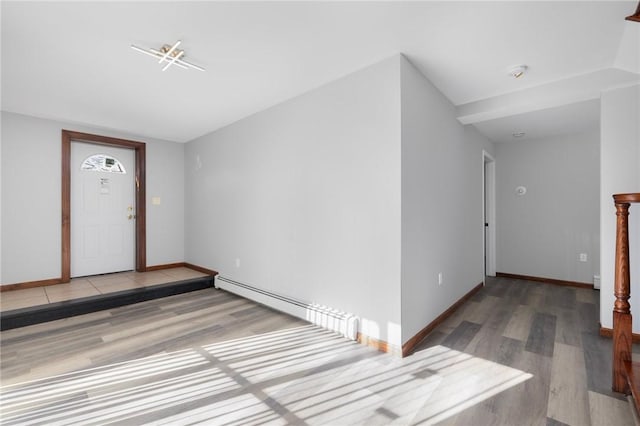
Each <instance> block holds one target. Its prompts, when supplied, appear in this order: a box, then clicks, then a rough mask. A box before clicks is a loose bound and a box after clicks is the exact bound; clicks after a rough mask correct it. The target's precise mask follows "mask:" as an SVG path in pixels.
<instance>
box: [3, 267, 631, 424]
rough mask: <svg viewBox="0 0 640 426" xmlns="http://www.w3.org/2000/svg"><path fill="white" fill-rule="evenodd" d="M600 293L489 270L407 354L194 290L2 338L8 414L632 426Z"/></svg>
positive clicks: (134, 420)
mask: <svg viewBox="0 0 640 426" xmlns="http://www.w3.org/2000/svg"><path fill="white" fill-rule="evenodd" d="M598 297H599V294H598V292H596V291H593V290H586V289H579V288H568V287H557V286H552V285H545V284H541V283H535V282H528V281H517V280H512V279H506V278H497V279H490V280H488V282H487V286H486V287H485V288H483V289H482V290H481V291H480V292H478V293H477V294H476V295H475V296H474V297H473V298H472V299H470V300H469V301H468V302H467V303H465V304H464V305H463V306H462V307H461V308H460V309H459V310H458V311H456V313H454V315H452V316H451V317H450V318H448V319H447V320H446V321H445V322H444V323H443V324H441V325H440V326H439V327H438V328H436V330H434V332H433V333H431V334H430V335H429V336H427V338H426V339H425V340H424V341H423V342H421V344H420V345H419V346H418V349H417V351H416V352H415V353H414V354H413V355H411V356H409V357H407V358H404V359H399V358H395V357H392V356H390V355H387V354H383V353H380V352H377V351H375V350H373V349H370V348H367V347H365V346H363V345H359V344H357V343H354V342H351V341H349V340H346V339H344V338H342V337H340V336H338V335H336V334H334V333H331V332H328V331H325V330H322V329H320V328H318V327H315V326H312V325H309V324H308V323H306V322H304V321H301V320H298V319H295V318H292V317H289V316H287V315H285V314H282V313H279V312H276V311H273V310H271V309H269V308H266V307H264V306H261V305H257V304H255V303H253V302H250V301H248V300H245V299H242V298H240V297H237V296H235V295H233V294H230V293H227V292H225V291H222V290H215V289H207V290H201V291H196V292H193V293H187V294H182V295H177V296H172V297H168V298H165V299H158V300H153V301H148V302H143V303H140V304H136V305H131V306H126V307H121V308H116V309H112V310H109V311H102V312H96V313H92V314H87V315H82V316H78V317H73V318H67V319H64V320H59V321H54V322H50V323H46V324H38V325H34V326H29V327H24V328H20V329H14V330H8V331H4V332H2V333H0V337H1V339H2V357H1V365H0V367H1V369H0V372H1V375H2V376H1V378H2V394H1V397H2V399H1V404H2V406H1V408H2V411H1V416H2V419H1V420H2V424H7V425H13V424H20V425H22V424H101V425H102V424H121V425H138V424H171V425H174V424H198V423H201V424H214V425H249V424H274V425H277V424H294V425H304V424H309V425H316V424H317V425H321V424H322V425H352V424H353V425H388V424H397V425H409V424H412V425H414V424H415V425H423V424H446V425H565V424H567V425H593V426H598V425H603V426H604V425H633V424H634V418H633V416H632V411H631V407H630V405H629V404H628V402H627V400H626V399H625V398H624V397H623V396H622V395H619V394H614V393H612V392H611V390H610V389H611V383H610V382H611V377H610V370H611V340H609V339H605V338H602V337H600V336H599V335H598V317H597V312H598ZM634 351H635V352H638V348H637V347H635V346H634Z"/></svg>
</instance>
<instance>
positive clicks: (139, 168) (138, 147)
mask: <svg viewBox="0 0 640 426" xmlns="http://www.w3.org/2000/svg"><path fill="white" fill-rule="evenodd" d="M73 142H82V143H88V144H94V145H103V146H111V147H118V148H127V149H132V150H134V152H135V159H134V164H135V166H134V169H135V170H134V179H135V205H136V209H137V211H136V221H135V231H134V234H135V249H134V252H135V269H136V271H138V272H144V271H145V270H146V266H147V258H146V257H147V254H146V253H147V244H146V204H145V200H146V179H145V174H146V173H145V170H146V149H145V147H146V145H145V143H144V142H136V141H130V140H126V139H118V138H111V137H106V136H99V135H92V134H89V133H82V132H75V131H70V130H62V260H61V263H62V268H61V269H62V273H61V281H62V282H63V283H68V282H69V281H70V280H71V220H73V218H72V216H71V144H72V143H73Z"/></svg>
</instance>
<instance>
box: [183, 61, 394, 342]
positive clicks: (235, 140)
mask: <svg viewBox="0 0 640 426" xmlns="http://www.w3.org/2000/svg"><path fill="white" fill-rule="evenodd" d="M399 70H400V57H399V56H395V57H393V58H390V59H388V60H385V61H382V62H380V63H378V64H375V65H373V66H371V67H368V68H366V69H363V70H361V71H358V72H355V73H353V74H351V75H348V76H346V77H344V78H341V79H339V80H337V81H334V82H332V83H329V84H327V85H325V86H323V87H320V88H318V89H315V90H313V91H311V92H308V93H306V94H303V95H301V96H299V97H297V98H294V99H292V100H289V101H287V102H285V103H283V104H280V105H278V106H275V107H273V108H270V109H268V110H265V111H262V112H260V113H258V114H255V115H253V116H251V117H248V118H246V119H243V120H241V121H239V122H236V123H235V124H232V125H230V126H228V127H225V128H223V129H220V130H218V131H216V132H214V133H211V134H208V135H205V136H203V137H201V138H198V139H196V140H194V141H191V142H189V143H187V146H186V151H185V156H186V169H185V174H186V186H185V188H186V204H187V206H188V207H187V216H186V247H187V251H186V260H187V261H188V262H191V263H195V264H198V265H201V266H204V267H208V268H212V269H215V270H217V271H219V272H220V274H221V275H222V276H225V277H228V278H231V279H233V280H236V281H240V282H243V283H247V284H250V285H253V286H256V287H259V288H263V289H266V290H270V291H272V292H276V293H279V294H282V295H286V296H291V297H296V298H298V299H301V300H303V301H306V302H312V303H319V304H323V305H327V306H330V307H332V308H336V309H340V310H342V311H345V312H350V313H353V314H356V315H358V316H360V317H361V318H363V325H362V330H361V331H362V332H363V333H364V334H366V335H368V336H369V337H372V338H376V339H382V340H384V341H387V342H389V343H391V344H394V345H399V344H400V343H401V342H400V339H401V337H400V76H399ZM236 259H238V261H239V266H238V265H237V264H236ZM229 289H231V288H229ZM256 299H258V300H260V301H262V302H264V303H267V304H272V301H271V300H269V299H261V298H256Z"/></svg>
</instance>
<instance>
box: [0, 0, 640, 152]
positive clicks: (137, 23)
mask: <svg viewBox="0 0 640 426" xmlns="http://www.w3.org/2000/svg"><path fill="white" fill-rule="evenodd" d="M636 4H637V2H635V1H602V2H599V1H593V2H591V1H589V2H571V1H569V2H557V1H553V2H536V1H531V2H527V1H524V2H149V1H144V2H55V1H48V2H17V1H3V2H1V3H0V7H1V8H2V13H1V19H2V22H1V24H2V25H1V36H2V40H1V42H2V58H1V59H2V61H1V63H2V65H1V66H2V88H1V90H2V109H3V110H5V111H12V112H17V113H22V114H27V115H33V116H39V117H45V118H54V119H59V120H63V121H68V122H78V123H85V124H90V125H93V126H97V127H102V128H110V129H118V130H120V131H124V132H129V133H131V134H134V135H143V136H151V137H157V138H162V139H168V140H174V141H180V142H185V141H188V140H192V139H193V138H195V137H198V136H200V135H202V134H205V133H208V132H211V131H213V130H216V129H218V128H220V127H222V126H225V125H227V124H230V123H232V122H234V121H237V120H239V119H241V118H244V117H246V116H248V115H251V114H253V113H255V112H258V111H260V110H263V109H265V108H268V107H270V106H273V105H275V104H277V103H280V102H282V101H285V100H287V99H290V98H292V97H294V96H297V95H299V94H301V93H304V92H306V91H309V90H312V89H314V88H316V87H319V86H321V85H323V84H326V83H328V82H330V81H333V80H335V79H337V78H340V77H342V76H345V75H347V74H349V73H351V72H354V71H355V70H358V69H361V68H364V67H366V66H369V65H371V64H373V63H376V62H378V61H380V60H382V59H384V58H388V57H391V56H393V55H395V54H398V53H404V54H406V55H407V56H408V57H409V58H411V61H412V63H414V64H415V65H416V66H417V67H418V68H419V69H420V71H421V72H422V73H423V74H424V75H425V76H426V77H427V78H429V79H430V80H431V81H432V82H433V83H434V84H435V85H436V87H438V89H439V90H440V91H442V93H443V94H444V95H445V96H447V97H448V98H449V99H450V100H451V102H452V103H453V104H454V105H459V106H460V110H461V111H463V113H464V114H463V115H464V116H473V115H474V114H476V115H477V114H479V113H480V112H478V111H479V106H480V105H481V103H483V102H484V104H482V105H485V106H487V107H488V108H489V109H490V110H497V109H499V108H497V107H496V106H492V101H498V100H504V101H505V102H509V101H510V100H511V98H510V96H512V95H505V94H509V93H511V94H513V92H518V91H523V90H529V89H534V88H538V89H536V90H538V91H541V89H540V87H541V86H544V85H547V84H551V85H553V84H556V82H559V81H563V80H567V79H571V78H575V76H578V77H579V76H580V75H583V74H585V73H587V74H591V73H595V74H596V75H599V74H598V73H604V74H607V75H609V74H615V71H611V69H612V68H614V67H615V68H617V69H618V70H617V71H624V72H631V73H634V72H636V73H637V61H636V62H633V61H632V60H630V59H629V58H628V56H629V53H628V52H632V51H633V49H634V46H635V45H634V42H635V40H634V37H635V34H636V33H635V32H634V30H633V29H629V25H634V24H635V23H632V22H628V21H624V17H625V16H627V15H629V14H630V13H632V12H633V10H635V7H636ZM625 24H627V25H625ZM178 39H180V40H182V41H183V47H184V48H185V51H186V52H187V55H188V59H190V60H192V61H193V62H194V63H198V64H200V65H202V66H204V67H205V68H207V72H206V73H199V72H198V73H196V72H194V71H188V70H182V69H173V67H172V68H171V69H169V70H167V71H166V72H162V71H160V68H159V67H158V64H157V62H154V61H153V60H152V59H151V58H148V57H145V55H141V54H139V53H137V52H135V51H133V50H131V49H130V48H129V45H130V44H136V45H139V46H144V47H156V48H157V47H159V46H160V45H162V44H163V43H172V42H173V41H175V40H178ZM519 63H526V64H527V65H529V66H530V68H529V72H528V73H527V75H525V76H524V77H523V78H522V79H518V80H515V79H510V78H509V77H508V76H507V69H508V67H510V66H512V65H515V64H519ZM634 63H635V64H636V65H634ZM610 77H611V76H610ZM611 78H614V77H611ZM615 78H618V77H615ZM615 78H614V79H615ZM594 80H596V81H597V80H598V79H597V78H596V79H594ZM587 83H588V82H587ZM593 90H595V89H593V88H588V91H593ZM501 96H505V97H501ZM576 98H577V99H580V97H579V96H576ZM516 103H517V102H516ZM473 105H475V107H476V108H475V110H474V108H472V106H473ZM541 105H543V102H542V101H540V103H539V104H538V108H539V107H541ZM550 105H551V106H552V105H553V103H551V104H550ZM467 110H468V111H471V110H473V111H475V112H468V111H467ZM465 111H466V112H465ZM519 112H520V113H521V112H522V111H521V110H520V111H519ZM490 117H493V118H490ZM495 118H498V117H497V116H495V115H494V116H491V115H490V114H485V117H484V119H485V120H490V119H495ZM474 120H476V122H479V121H477V120H479V118H478V117H476V118H475V119H474ZM461 121H462V120H461Z"/></svg>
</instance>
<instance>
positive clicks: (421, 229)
mask: <svg viewBox="0 0 640 426" xmlns="http://www.w3.org/2000/svg"><path fill="white" fill-rule="evenodd" d="M401 82H402V83H401V87H402V89H401V90H402V91H401V93H402V341H403V342H406V341H407V340H408V339H410V338H411V337H413V336H414V335H415V334H416V333H418V332H419V331H420V330H421V329H422V328H423V327H425V326H426V325H427V324H429V323H430V322H431V321H433V320H434V319H435V318H436V317H437V316H439V315H440V314H441V313H442V312H443V311H444V310H445V309H447V308H448V307H449V306H451V305H452V304H453V303H455V302H456V301H457V300H458V299H460V298H461V297H462V296H463V295H464V294H466V293H467V292H468V291H469V290H471V289H472V288H473V287H475V286H476V285H478V284H479V283H482V282H483V281H484V260H483V233H484V224H483V200H482V194H483V188H482V186H483V181H482V173H483V167H484V163H483V156H482V151H483V149H484V150H486V151H487V152H489V153H491V152H492V151H493V146H492V144H491V143H490V142H489V141H488V140H487V139H486V138H484V137H483V136H481V135H480V134H479V133H478V132H477V131H476V130H475V129H474V128H473V127H471V126H467V127H463V126H462V125H460V123H459V122H458V121H457V120H456V115H455V107H454V106H453V105H452V104H451V103H450V102H449V101H448V100H447V99H446V98H445V97H444V96H443V95H442V94H441V93H440V92H439V91H438V90H437V89H436V88H435V87H434V86H433V85H432V84H431V83H430V82H429V81H428V80H427V79H426V78H425V77H424V76H423V75H422V74H421V73H420V72H419V71H418V70H417V69H416V68H415V67H414V66H413V65H412V64H411V63H410V62H409V61H408V60H407V59H405V58H404V57H403V58H402V67H401ZM438 273H442V274H443V283H442V285H438Z"/></svg>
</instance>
